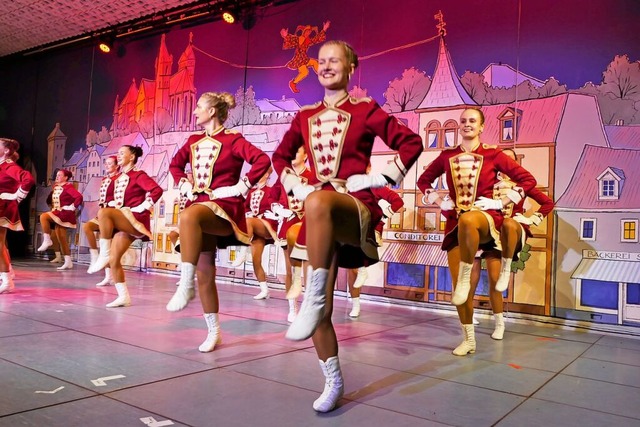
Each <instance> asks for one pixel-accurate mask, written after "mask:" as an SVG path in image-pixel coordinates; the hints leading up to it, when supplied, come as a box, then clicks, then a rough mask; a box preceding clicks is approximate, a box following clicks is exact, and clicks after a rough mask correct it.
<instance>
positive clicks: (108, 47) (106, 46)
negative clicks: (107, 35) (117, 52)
mask: <svg viewBox="0 0 640 427" xmlns="http://www.w3.org/2000/svg"><path fill="white" fill-rule="evenodd" d="M98 49H100V52H102V53H110V52H111V51H112V50H113V42H112V41H111V40H107V39H104V40H100V41H99V42H98Z"/></svg>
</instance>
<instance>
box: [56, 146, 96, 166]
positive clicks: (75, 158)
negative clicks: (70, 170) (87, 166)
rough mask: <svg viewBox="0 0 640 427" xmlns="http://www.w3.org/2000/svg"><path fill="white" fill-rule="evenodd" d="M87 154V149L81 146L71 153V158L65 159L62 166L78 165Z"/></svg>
mask: <svg viewBox="0 0 640 427" xmlns="http://www.w3.org/2000/svg"><path fill="white" fill-rule="evenodd" d="M88 156H89V151H87V150H83V149H82V148H81V149H80V150H78V151H76V152H75V153H73V155H72V156H71V158H70V159H69V160H67V161H66V162H65V163H64V164H63V165H62V167H65V168H66V167H69V166H76V167H77V166H78V165H79V164H80V163H81V162H82V161H83V160H84V159H85V158H87V157H88Z"/></svg>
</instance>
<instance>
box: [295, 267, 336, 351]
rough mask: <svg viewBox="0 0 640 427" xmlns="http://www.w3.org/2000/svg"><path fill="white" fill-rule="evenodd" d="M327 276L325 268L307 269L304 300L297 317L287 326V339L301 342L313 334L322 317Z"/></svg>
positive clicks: (325, 298)
mask: <svg viewBox="0 0 640 427" xmlns="http://www.w3.org/2000/svg"><path fill="white" fill-rule="evenodd" d="M328 276H329V270H328V269H326V268H316V269H315V270H314V269H313V268H311V267H309V268H308V269H307V289H306V291H305V293H304V300H303V301H302V306H301V307H300V311H299V312H298V315H297V316H296V318H295V320H294V321H293V322H292V323H291V325H289V329H288V330H287V333H286V335H285V337H286V338H287V339H290V340H293V341H302V340H306V339H307V338H309V337H310V336H311V335H313V333H314V332H315V330H316V328H317V327H318V325H319V324H320V321H321V320H322V318H323V317H324V309H325V303H326V300H327V277H328Z"/></svg>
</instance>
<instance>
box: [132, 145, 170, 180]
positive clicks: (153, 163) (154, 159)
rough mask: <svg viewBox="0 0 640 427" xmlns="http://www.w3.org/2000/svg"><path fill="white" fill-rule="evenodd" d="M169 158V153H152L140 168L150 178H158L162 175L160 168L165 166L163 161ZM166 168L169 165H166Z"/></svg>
mask: <svg viewBox="0 0 640 427" xmlns="http://www.w3.org/2000/svg"><path fill="white" fill-rule="evenodd" d="M166 158H167V153H165V152H164V151H163V152H161V153H151V154H149V155H147V157H145V159H144V161H143V162H142V163H141V164H140V165H139V166H138V167H139V168H140V169H142V170H143V171H145V172H146V173H147V174H148V175H149V176H151V177H156V176H158V174H159V173H160V168H161V167H162V166H163V161H164V160H165V159H166ZM164 166H165V168H166V167H167V166H168V165H164Z"/></svg>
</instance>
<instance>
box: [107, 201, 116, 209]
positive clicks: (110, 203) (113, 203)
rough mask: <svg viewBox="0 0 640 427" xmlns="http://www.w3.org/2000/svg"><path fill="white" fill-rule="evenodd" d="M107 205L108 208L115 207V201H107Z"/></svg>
mask: <svg viewBox="0 0 640 427" xmlns="http://www.w3.org/2000/svg"><path fill="white" fill-rule="evenodd" d="M107 206H108V207H110V208H115V207H116V206H117V203H116V201H115V200H110V201H109V203H107Z"/></svg>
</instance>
